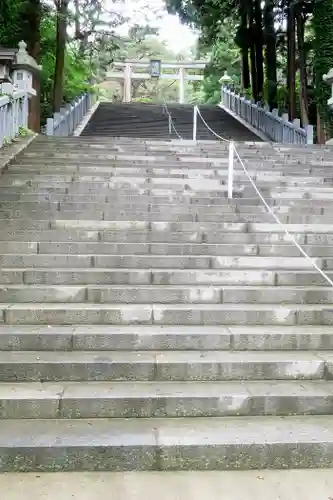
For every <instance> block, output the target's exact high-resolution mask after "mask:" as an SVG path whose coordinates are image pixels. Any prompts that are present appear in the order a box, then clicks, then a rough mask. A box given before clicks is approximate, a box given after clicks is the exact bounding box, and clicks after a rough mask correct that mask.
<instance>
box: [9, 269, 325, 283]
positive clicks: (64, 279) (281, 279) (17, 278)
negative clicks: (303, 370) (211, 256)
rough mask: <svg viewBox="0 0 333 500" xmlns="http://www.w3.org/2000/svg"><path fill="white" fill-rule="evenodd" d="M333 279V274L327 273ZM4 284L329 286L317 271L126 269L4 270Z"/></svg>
mask: <svg viewBox="0 0 333 500" xmlns="http://www.w3.org/2000/svg"><path fill="white" fill-rule="evenodd" d="M326 274H327V276H328V277H329V278H330V279H331V280H332V278H333V273H332V272H329V271H328V272H327V273H326ZM0 283H1V285H6V286H7V285H9V284H15V285H19V284H23V283H24V284H26V285H109V286H110V285H193V286H202V285H210V286H212V285H214V286H217V285H220V286H222V285H229V286H230V285H233V286H246V287H248V286H271V287H274V286H288V287H290V286H294V287H295V286H303V287H304V286H305V287H313V286H317V285H319V286H326V287H328V286H329V284H328V283H327V281H326V280H325V278H324V277H323V276H321V275H320V274H319V273H318V271H316V270H314V271H312V270H290V271H285V270H269V271H265V270H260V269H252V270H249V269H234V270H231V271H230V270H218V269H216V270H212V269H200V270H199V269H196V270H193V269H188V270H184V269H176V270H175V269H154V270H151V269H134V268H132V269H126V268H122V269H119V268H116V269H110V268H105V269H102V268H99V269H96V268H95V269H94V268H79V269H72V268H71V269H69V268H57V269H48V268H30V269H27V268H21V269H20V268H7V269H5V268H3V269H1V270H0Z"/></svg>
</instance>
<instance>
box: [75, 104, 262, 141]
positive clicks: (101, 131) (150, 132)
mask: <svg viewBox="0 0 333 500" xmlns="http://www.w3.org/2000/svg"><path fill="white" fill-rule="evenodd" d="M167 110H168V112H169V113H170V115H171V116H172V120H173V125H174V128H175V129H176V131H177V132H176V131H175V130H174V128H172V130H171V134H170V138H171V139H179V137H178V136H180V137H181V138H182V139H192V138H193V106H191V105H180V104H169V105H168V107H167ZM200 112H201V114H202V116H203V118H204V120H205V121H206V122H208V123H209V125H210V127H212V129H213V130H214V131H215V132H216V133H217V134H220V135H222V136H223V137H225V138H226V139H235V138H237V140H238V141H254V140H256V141H258V138H257V137H256V136H255V135H254V134H253V133H252V132H250V131H249V130H248V129H247V128H246V127H244V125H242V124H240V123H239V122H238V121H237V120H235V118H233V117H232V116H230V115H229V114H228V113H227V112H226V111H223V110H222V109H220V108H218V107H217V106H208V105H206V106H200ZM177 134H178V136H177ZM82 135H83V136H90V137H91V136H98V137H101V136H104V137H134V138H138V137H140V138H142V139H151V138H155V139H162V140H165V139H166V138H168V115H167V111H166V110H163V106H161V105H157V104H142V103H130V104H114V103H110V102H101V103H100V104H99V106H98V108H97V109H96V111H95V113H94V114H93V116H92V117H91V119H90V120H89V123H88V124H87V126H86V127H85V129H84V130H83V132H82ZM197 139H198V140H215V139H216V137H215V136H214V134H212V133H211V132H210V131H209V130H208V129H207V128H206V126H205V125H204V123H203V122H202V120H201V119H200V118H198V127H197Z"/></svg>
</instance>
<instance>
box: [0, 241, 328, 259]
mask: <svg viewBox="0 0 333 500" xmlns="http://www.w3.org/2000/svg"><path fill="white" fill-rule="evenodd" d="M16 245H17V246H16ZM302 248H303V249H304V250H305V251H306V252H307V254H308V255H309V256H311V257H333V246H321V245H318V246H316V245H303V246H302ZM15 251H16V252H19V253H20V254H26V253H28V254H32V253H40V254H50V253H51V254H53V253H54V252H55V253H57V254H81V255H85V254H91V255H94V254H95V255H96V254H97V255H103V254H109V255H112V254H115V255H129V254H132V255H146V254H152V255H211V256H213V255H218V256H223V255H226V256H228V255H261V256H266V257H270V256H271V257H274V256H285V257H287V256H288V257H299V256H300V252H299V250H298V248H297V247H296V246H295V245H293V244H285V245H283V244H282V245H279V244H277V245H275V244H272V245H256V244H253V245H246V244H243V245H242V244H239V245H237V244H235V245H233V244H207V243H150V244H149V243H106V242H101V241H100V242H95V243H94V242H93V243H89V242H75V243H74V242H73V243H71V242H69V243H64V242H54V243H48V242H41V243H36V242H30V243H28V242H1V243H0V254H5V253H14V252H15Z"/></svg>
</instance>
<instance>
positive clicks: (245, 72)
mask: <svg viewBox="0 0 333 500" xmlns="http://www.w3.org/2000/svg"><path fill="white" fill-rule="evenodd" d="M240 19H241V30H242V32H243V33H245V32H246V30H247V14H246V10H245V9H244V7H243V6H241V7H240ZM241 57H242V89H243V90H247V89H249V88H250V86H251V84H250V66H249V46H248V42H247V41H246V43H245V42H244V41H243V44H242V47H241Z"/></svg>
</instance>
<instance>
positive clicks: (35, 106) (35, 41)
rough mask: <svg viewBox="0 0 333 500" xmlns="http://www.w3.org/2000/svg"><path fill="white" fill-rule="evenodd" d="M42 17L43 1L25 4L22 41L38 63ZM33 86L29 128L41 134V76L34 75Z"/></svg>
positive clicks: (32, 1)
mask: <svg viewBox="0 0 333 500" xmlns="http://www.w3.org/2000/svg"><path fill="white" fill-rule="evenodd" d="M41 17H42V4H41V0H29V1H28V2H26V3H23V6H22V10H21V27H22V28H21V29H22V32H21V33H20V37H21V39H23V40H24V41H25V42H26V43H27V51H28V52H29V54H30V55H31V56H32V57H33V58H34V59H35V60H36V61H37V63H38V62H39V60H40V22H41ZM32 86H33V88H34V89H35V90H36V95H35V96H32V97H31V99H30V100H29V122H28V126H29V128H30V129H31V130H33V131H34V132H37V133H38V132H40V74H39V72H37V71H36V73H34V75H33V81H32Z"/></svg>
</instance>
